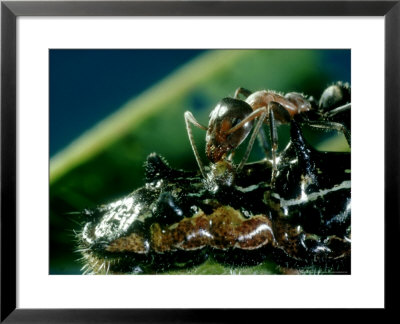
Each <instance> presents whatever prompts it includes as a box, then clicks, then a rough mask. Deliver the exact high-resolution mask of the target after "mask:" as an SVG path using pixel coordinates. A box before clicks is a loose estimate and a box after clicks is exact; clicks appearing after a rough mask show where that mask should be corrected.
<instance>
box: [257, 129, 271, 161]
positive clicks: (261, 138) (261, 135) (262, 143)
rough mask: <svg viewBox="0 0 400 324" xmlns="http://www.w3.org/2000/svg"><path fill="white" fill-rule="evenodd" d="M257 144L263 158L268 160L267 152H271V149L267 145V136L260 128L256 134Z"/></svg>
mask: <svg viewBox="0 0 400 324" xmlns="http://www.w3.org/2000/svg"><path fill="white" fill-rule="evenodd" d="M258 142H259V143H260V146H261V148H262V149H263V150H264V153H265V156H266V157H267V158H268V157H269V152H271V147H270V146H269V144H268V140H267V135H265V131H264V129H263V128H262V127H261V128H260V132H259V133H258Z"/></svg>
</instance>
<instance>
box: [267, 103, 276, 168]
mask: <svg viewBox="0 0 400 324" xmlns="http://www.w3.org/2000/svg"><path fill="white" fill-rule="evenodd" d="M274 107H276V106H275V104H274V103H273V102H270V103H269V104H268V113H269V128H270V134H271V142H272V149H271V153H272V161H273V164H272V165H273V170H274V173H275V172H276V151H277V149H278V130H277V127H276V122H275V114H274Z"/></svg>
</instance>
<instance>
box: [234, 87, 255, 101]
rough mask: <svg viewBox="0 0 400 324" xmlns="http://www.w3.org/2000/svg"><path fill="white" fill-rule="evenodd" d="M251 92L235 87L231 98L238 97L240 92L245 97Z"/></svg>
mask: <svg viewBox="0 0 400 324" xmlns="http://www.w3.org/2000/svg"><path fill="white" fill-rule="evenodd" d="M252 93H253V92H252V91H250V90H247V89H245V88H242V87H240V88H237V89H236V91H235V95H234V97H233V98H235V99H238V98H239V95H240V94H241V95H243V96H244V97H245V98H247V97H248V96H250V95H251V94H252Z"/></svg>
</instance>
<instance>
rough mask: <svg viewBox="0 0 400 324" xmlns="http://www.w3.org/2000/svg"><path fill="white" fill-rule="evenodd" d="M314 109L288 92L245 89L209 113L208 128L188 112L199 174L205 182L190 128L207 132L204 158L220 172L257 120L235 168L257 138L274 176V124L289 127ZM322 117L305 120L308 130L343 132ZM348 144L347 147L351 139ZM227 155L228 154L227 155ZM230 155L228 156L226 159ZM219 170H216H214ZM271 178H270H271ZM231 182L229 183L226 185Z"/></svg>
mask: <svg viewBox="0 0 400 324" xmlns="http://www.w3.org/2000/svg"><path fill="white" fill-rule="evenodd" d="M239 95H243V96H244V97H245V98H246V100H245V101H243V100H240V99H238V98H239ZM312 109H313V106H312V103H311V100H308V99H306V98H305V97H304V96H303V95H302V94H300V93H297V92H290V93H287V94H286V95H281V94H279V93H276V92H274V91H270V90H260V91H256V92H254V93H253V92H251V91H249V90H246V89H244V88H238V89H237V90H236V91H235V95H234V98H224V99H222V100H221V101H220V102H219V103H218V104H217V105H216V107H215V108H214V109H213V110H212V112H211V113H210V120H209V123H208V127H206V126H203V125H201V124H200V123H199V122H198V121H197V120H196V119H195V118H194V116H193V114H192V113H191V112H190V111H186V112H185V114H184V116H185V122H186V129H187V132H188V136H189V141H190V144H191V146H192V149H193V152H194V155H195V158H196V161H197V164H198V166H199V168H200V172H201V174H202V175H203V177H204V178H205V179H207V175H206V172H205V170H204V166H203V163H202V162H201V159H200V156H199V153H198V151H197V147H196V145H195V143H194V139H193V135H192V129H191V127H190V124H193V125H194V126H196V127H198V128H200V129H203V130H205V131H207V134H206V155H207V158H208V159H209V160H210V161H211V162H212V163H213V164H214V166H215V165H217V166H218V165H224V167H222V170H226V169H227V168H228V169H229V168H231V165H230V163H229V161H230V160H231V159H232V155H233V152H234V150H235V149H236V148H237V147H238V146H239V145H240V144H241V143H242V142H243V141H244V140H245V138H246V137H247V136H248V135H249V134H250V132H251V129H252V128H253V124H254V121H255V120H257V122H256V125H255V127H254V131H253V133H252V135H251V137H250V140H249V143H248V146H247V149H246V152H245V154H244V156H243V158H242V160H241V161H240V163H239V165H238V166H237V168H236V172H237V173H238V172H240V170H241V169H242V168H243V166H244V164H245V163H246V161H247V159H248V157H249V154H250V152H251V149H252V147H253V144H254V141H255V138H256V136H257V135H259V137H260V141H261V143H262V146H263V148H264V150H265V152H266V155H267V154H268V153H269V151H271V154H272V161H273V172H274V173H275V172H276V169H277V166H276V151H277V147H278V134H277V126H276V125H277V122H279V123H289V122H290V121H291V120H292V119H293V118H294V117H295V116H298V115H301V114H303V113H305V112H308V111H310V110H312ZM323 119H324V116H321V118H319V120H317V121H310V120H307V123H308V124H309V125H310V126H314V127H318V128H325V129H338V130H340V131H345V133H346V130H343V126H342V125H337V123H332V122H327V121H324V120H323ZM263 123H267V124H269V126H270V136H271V141H272V147H271V148H269V147H268V144H267V141H266V137H265V134H264V132H263V131H262V129H261V126H262V124H263ZM347 137H348V141H349V143H350V136H346V138H347ZM229 153H230V154H229ZM228 154H229V155H228ZM216 169H218V167H217V168H216ZM272 178H273V177H272ZM230 182H231V180H230V181H229V183H230Z"/></svg>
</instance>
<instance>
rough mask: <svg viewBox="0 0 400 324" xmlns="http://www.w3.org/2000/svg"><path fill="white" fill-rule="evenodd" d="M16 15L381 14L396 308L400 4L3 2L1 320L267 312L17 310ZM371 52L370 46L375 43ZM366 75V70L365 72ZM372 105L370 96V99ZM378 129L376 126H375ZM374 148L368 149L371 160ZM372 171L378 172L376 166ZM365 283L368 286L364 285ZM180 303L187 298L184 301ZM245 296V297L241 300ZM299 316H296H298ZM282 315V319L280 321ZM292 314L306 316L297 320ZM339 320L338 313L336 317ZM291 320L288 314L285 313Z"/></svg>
mask: <svg viewBox="0 0 400 324" xmlns="http://www.w3.org/2000/svg"><path fill="white" fill-rule="evenodd" d="M19 16H384V19H385V157H384V159H385V179H384V181H385V310H391V309H392V310H393V309H394V307H396V301H395V298H394V297H392V296H394V292H395V291H396V288H397V287H398V286H399V285H398V283H399V279H398V275H397V273H396V271H395V267H394V265H393V264H392V263H394V258H393V257H392V256H398V254H399V253H398V249H397V247H398V243H396V241H395V240H396V239H397V238H399V227H400V226H399V224H400V221H399V209H400V208H399V207H400V204H399V185H398V184H399V155H400V153H399V152H400V145H399V137H400V136H399V128H400V127H399V126H400V125H399V120H400V114H399V107H400V95H399V93H400V65H399V58H400V1H399V0H396V1H123V2H119V1H116V2H112V1H2V2H1V322H3V321H4V322H5V323H31V322H37V323H89V322H95V323H97V322H101V323H111V322H118V323H125V322H139V323H142V322H146V323H147V322H174V323H194V322H196V323H197V322H213V323H214V322H236V321H238V320H241V319H242V318H243V316H246V317H247V316H251V318H265V319H266V318H267V316H268V317H270V315H269V314H266V313H265V312H268V310H238V309H236V310H228V309H216V310H194V309H191V310H188V309H179V310H177V309H147V310H145V309H96V310H94V309H17V308H16V300H17V294H16V270H17V269H16V238H17V236H16V235H17V234H16V210H17V201H16V189H17V188H16V163H17V157H16V136H17V129H16V114H17V110H16V44H17V30H16V19H17V17H19ZM371 46H372V45H371ZM366 74H367V72H366ZM368 95H369V96H371V100H373V94H368ZM371 130H373V126H371ZM373 152H374V149H373V148H371V154H373ZM371 168H373V166H371ZM366 284H367V283H366ZM182 298H186V297H185V296H182ZM244 298H247V297H244ZM296 314H297V313H296ZM278 316H279V315H278ZM295 316H301V315H300V314H297V315H295ZM333 316H336V315H333ZM285 317H287V314H286V315H285Z"/></svg>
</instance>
